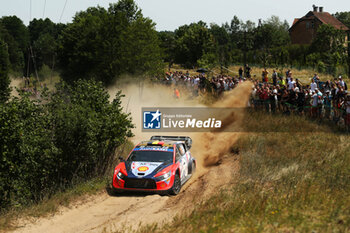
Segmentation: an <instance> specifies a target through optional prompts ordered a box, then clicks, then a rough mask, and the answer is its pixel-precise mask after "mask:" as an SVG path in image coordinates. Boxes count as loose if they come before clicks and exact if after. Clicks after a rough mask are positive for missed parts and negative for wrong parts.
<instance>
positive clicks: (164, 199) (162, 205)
mask: <svg viewBox="0 0 350 233" xmlns="http://www.w3.org/2000/svg"><path fill="white" fill-rule="evenodd" d="M116 91H117V90H110V93H111V96H114V94H113V93H114V92H116ZM123 91H124V93H125V94H126V96H127V100H128V101H126V103H127V104H126V106H125V109H126V111H127V112H130V113H131V115H132V117H133V121H134V123H136V130H135V131H134V134H135V138H134V141H135V142H138V141H140V140H144V139H145V138H149V137H150V136H151V134H147V133H143V132H141V130H140V129H141V128H142V127H140V122H141V119H140V116H141V112H140V111H141V107H149V106H159V107H160V106H173V107H174V106H191V107H195V106H200V104H198V103H199V101H198V100H196V99H192V98H185V99H184V100H182V101H179V100H174V99H173V98H172V94H171V90H169V89H164V88H159V87H157V86H150V87H145V88H144V89H143V90H142V92H141V91H140V89H139V87H134V86H130V85H129V86H127V88H124V89H123ZM250 91H251V83H249V82H246V83H243V84H240V85H239V86H238V87H237V88H235V89H234V90H233V91H231V92H229V93H226V94H225V96H224V97H223V100H220V101H218V103H214V104H213V105H212V106H214V107H231V108H232V107H236V108H242V107H245V106H246V105H247V102H248V99H249V96H250ZM135 93H139V96H138V95H136V96H135ZM141 93H142V95H141ZM166 96H168V98H166ZM242 118H243V114H242V113H239V112H237V113H235V114H230V115H228V116H225V120H227V121H228V122H231V124H230V125H229V126H230V127H237V126H239V124H240V120H241V119H242ZM188 136H191V137H192V138H193V142H194V144H193V148H192V149H191V150H192V154H193V156H194V157H195V158H196V159H197V161H198V169H197V172H196V174H195V176H194V177H192V178H191V179H190V180H189V182H188V183H187V184H186V185H185V186H184V187H183V189H182V191H181V193H179V195H177V196H172V197H168V196H159V195H139V196H136V195H134V194H133V195H124V196H109V195H108V194H107V193H106V192H105V193H102V194H100V195H97V196H94V197H92V200H91V201H88V202H86V203H85V204H78V205H76V207H71V208H62V209H61V210H60V212H59V213H57V214H55V215H54V216H53V217H50V218H41V219H38V220H36V222H34V223H33V222H31V221H20V224H19V228H18V229H17V231H16V232H33V233H38V232H45V233H46V232H53V233H55V232H65V233H66V232H68V233H69V232H74V233H78V232H103V231H105V232H113V231H117V230H118V231H119V230H125V231H131V230H135V229H137V228H138V227H139V226H140V224H143V225H144V224H152V223H158V224H161V223H163V222H169V221H171V220H172V219H173V217H174V216H175V215H176V214H182V213H184V212H186V211H187V212H188V211H191V210H192V209H193V208H194V207H195V205H196V203H199V202H201V201H203V200H205V199H206V198H207V197H209V196H211V195H212V194H213V193H215V192H218V191H219V190H220V188H221V187H223V186H225V185H226V184H228V183H230V182H232V179H233V180H234V179H235V174H237V172H238V171H239V163H238V157H237V156H236V155H232V154H231V155H228V154H229V152H230V149H231V146H232V145H234V143H235V142H236V140H237V139H238V137H239V134H238V133H225V132H215V133H193V134H190V135H188ZM203 165H205V166H206V167H203ZM213 165H214V166H213Z"/></svg>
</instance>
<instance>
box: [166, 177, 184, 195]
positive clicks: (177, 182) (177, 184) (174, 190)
mask: <svg viewBox="0 0 350 233" xmlns="http://www.w3.org/2000/svg"><path fill="white" fill-rule="evenodd" d="M180 190H181V180H180V176H179V175H178V174H175V178H174V184H173V187H171V189H170V190H169V194H170V195H177V194H179V192H180Z"/></svg>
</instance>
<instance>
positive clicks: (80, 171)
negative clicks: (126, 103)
mask: <svg viewBox="0 0 350 233" xmlns="http://www.w3.org/2000/svg"><path fill="white" fill-rule="evenodd" d="M121 98H122V95H121V93H120V92H118V93H117V94H116V97H115V99H114V100H113V101H112V102H110V101H109V95H108V93H107V91H105V90H104V89H103V86H102V83H98V82H95V81H77V82H75V83H74V84H73V85H67V84H65V83H60V84H59V85H58V86H57V91H55V92H54V93H47V95H46V97H45V98H44V99H43V101H33V100H30V98H29V97H28V96H26V95H25V94H22V96H21V97H20V98H13V99H12V100H10V101H9V102H8V103H6V104H3V105H1V106H0V150H1V157H0V159H1V163H0V207H1V208H5V207H9V206H21V205H25V204H29V203H31V202H37V201H39V200H42V199H43V198H44V197H46V196H50V195H52V194H54V193H55V192H57V191H61V190H63V189H65V188H67V187H69V186H72V185H73V184H75V183H77V182H80V181H85V180H88V179H90V178H92V177H98V176H102V175H104V174H105V172H106V169H107V168H109V167H108V165H109V164H110V163H111V161H112V160H113V158H114V151H115V149H116V148H117V147H118V146H120V145H121V144H122V143H124V142H125V140H126V138H127V137H129V136H131V135H132V134H131V128H132V127H133V125H132V123H131V119H130V116H129V115H128V114H125V113H123V112H122V107H121Z"/></svg>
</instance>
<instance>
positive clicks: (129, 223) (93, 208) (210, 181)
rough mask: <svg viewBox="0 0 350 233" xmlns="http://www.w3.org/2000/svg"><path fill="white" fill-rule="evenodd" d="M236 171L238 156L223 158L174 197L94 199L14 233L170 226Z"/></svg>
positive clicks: (27, 222) (29, 223)
mask: <svg viewBox="0 0 350 233" xmlns="http://www.w3.org/2000/svg"><path fill="white" fill-rule="evenodd" d="M238 170H239V165H238V159H237V156H234V155H231V156H229V157H225V158H224V159H223V160H222V163H221V164H220V165H218V166H214V167H211V168H209V169H203V170H202V171H198V172H197V173H196V176H195V177H193V178H192V180H190V181H189V183H187V184H186V185H185V186H184V187H183V189H182V190H181V192H180V194H178V195H177V196H160V195H156V194H153V195H145V194H141V195H137V194H127V195H122V196H109V195H108V194H107V193H106V192H104V193H102V194H99V195H96V196H94V197H93V198H91V199H92V200H91V201H88V202H87V203H85V204H82V205H79V206H75V207H70V208H61V210H60V211H59V213H57V214H55V215H54V216H52V217H49V218H41V219H37V220H36V221H35V222H33V220H25V221H23V220H22V222H21V223H20V225H19V226H18V227H19V228H18V229H17V230H16V231H15V232H28V233H31V232H33V233H38V232H52V233H55V232H67V233H69V232H72V233H73V232H74V233H78V232H103V231H107V232H110V231H117V230H122V231H126V232H129V231H132V230H136V229H137V228H138V227H139V226H140V225H144V224H152V223H158V224H162V223H165V222H169V221H171V220H172V218H173V217H174V216H175V215H176V214H179V213H183V211H185V212H188V211H191V210H192V209H193V208H194V206H195V203H199V202H200V201H203V200H205V199H207V198H208V197H210V196H211V195H212V194H214V193H215V192H218V191H219V190H220V188H221V187H223V186H225V185H226V184H228V183H230V182H231V181H232V179H234V177H235V174H237V172H238Z"/></svg>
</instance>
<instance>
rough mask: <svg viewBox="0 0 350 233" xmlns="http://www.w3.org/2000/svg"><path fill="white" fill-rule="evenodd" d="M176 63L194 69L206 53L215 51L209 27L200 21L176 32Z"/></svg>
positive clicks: (184, 26)
mask: <svg viewBox="0 0 350 233" xmlns="http://www.w3.org/2000/svg"><path fill="white" fill-rule="evenodd" d="M175 39H176V56H175V61H176V63H179V64H183V65H184V66H185V67H188V68H192V67H194V66H196V65H197V61H198V60H199V59H201V58H202V56H203V55H204V54H206V53H209V52H212V51H213V45H214V44H213V37H212V35H211V34H210V32H209V29H208V27H207V25H206V24H205V23H204V22H202V21H199V22H198V23H192V24H190V25H183V26H181V27H179V28H178V29H176V30H175Z"/></svg>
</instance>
